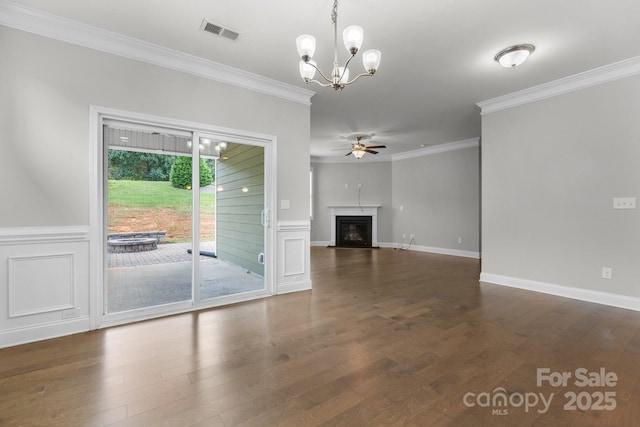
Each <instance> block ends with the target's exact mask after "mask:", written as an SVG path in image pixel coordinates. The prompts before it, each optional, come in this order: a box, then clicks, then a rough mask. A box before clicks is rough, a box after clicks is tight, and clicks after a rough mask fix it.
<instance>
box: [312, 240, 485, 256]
mask: <svg viewBox="0 0 640 427" xmlns="http://www.w3.org/2000/svg"><path fill="white" fill-rule="evenodd" d="M329 244H330V242H328V241H327V242H325V241H322V240H319V241H315V242H311V246H321V247H322V246H324V247H327V246H329ZM378 247H379V248H390V249H403V250H409V251H418V252H429V253H432V254H440V255H452V256H459V257H463V258H474V259H480V252H471V251H460V250H456V249H446V248H434V247H431V246H417V245H411V246H409V245H408V244H406V243H404V244H403V243H388V242H378Z"/></svg>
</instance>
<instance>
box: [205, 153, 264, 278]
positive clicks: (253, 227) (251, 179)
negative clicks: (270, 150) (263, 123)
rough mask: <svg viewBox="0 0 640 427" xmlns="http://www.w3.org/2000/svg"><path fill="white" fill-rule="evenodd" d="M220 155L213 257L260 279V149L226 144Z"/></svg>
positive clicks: (262, 178)
mask: <svg viewBox="0 0 640 427" xmlns="http://www.w3.org/2000/svg"><path fill="white" fill-rule="evenodd" d="M223 156H224V157H222V158H220V160H218V161H217V166H216V186H217V187H218V192H217V193H216V196H217V200H216V255H217V256H218V258H219V259H222V260H225V261H229V262H232V263H233V264H236V265H239V266H241V267H243V268H245V269H247V270H249V271H252V272H254V273H256V274H259V275H261V276H263V275H264V265H263V264H260V263H259V262H258V254H260V253H261V252H262V253H264V252H265V248H264V226H263V225H262V222H261V215H262V210H263V209H264V208H265V206H264V148H262V147H255V146H250V145H240V144H233V143H229V144H228V146H227V149H226V150H225V151H224V154H223ZM225 157H227V158H228V159H225ZM220 187H222V190H220ZM243 187H246V188H247V190H248V191H247V192H243V191H242V189H243Z"/></svg>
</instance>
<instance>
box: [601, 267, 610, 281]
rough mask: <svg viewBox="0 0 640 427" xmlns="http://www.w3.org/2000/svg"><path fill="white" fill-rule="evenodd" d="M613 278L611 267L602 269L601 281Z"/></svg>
mask: <svg viewBox="0 0 640 427" xmlns="http://www.w3.org/2000/svg"><path fill="white" fill-rule="evenodd" d="M612 277H613V268H611V267H602V278H603V279H611V278H612Z"/></svg>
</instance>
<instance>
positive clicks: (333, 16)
mask: <svg viewBox="0 0 640 427" xmlns="http://www.w3.org/2000/svg"><path fill="white" fill-rule="evenodd" d="M331 22H332V23H333V24H336V23H337V22H338V0H334V1H333V12H331Z"/></svg>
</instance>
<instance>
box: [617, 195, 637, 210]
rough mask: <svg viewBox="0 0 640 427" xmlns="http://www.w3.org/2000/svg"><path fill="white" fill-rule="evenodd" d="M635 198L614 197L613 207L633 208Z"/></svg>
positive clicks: (634, 206)
mask: <svg viewBox="0 0 640 427" xmlns="http://www.w3.org/2000/svg"><path fill="white" fill-rule="evenodd" d="M635 208H636V198H635V197H614V198H613V209H635Z"/></svg>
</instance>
